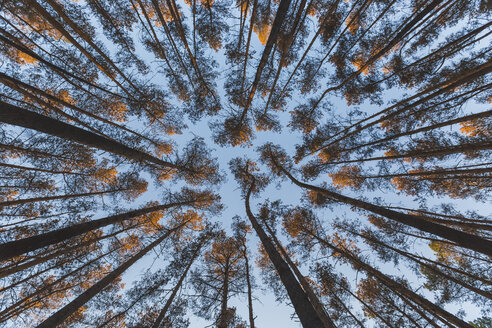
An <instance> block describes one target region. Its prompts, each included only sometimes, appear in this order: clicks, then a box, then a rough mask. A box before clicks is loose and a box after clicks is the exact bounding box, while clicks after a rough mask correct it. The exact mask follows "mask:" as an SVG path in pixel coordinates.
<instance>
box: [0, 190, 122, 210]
mask: <svg viewBox="0 0 492 328" xmlns="http://www.w3.org/2000/svg"><path fill="white" fill-rule="evenodd" d="M124 190H127V189H118V190H107V191H96V192H86V193H81V194H68V195H58V196H46V197H34V198H24V199H16V200H9V201H6V202H0V209H1V208H2V207H5V206H14V205H21V204H27V203H37V202H44V201H50V200H58V199H70V198H77V197H90V196H98V195H105V194H111V193H115V192H120V191H124Z"/></svg>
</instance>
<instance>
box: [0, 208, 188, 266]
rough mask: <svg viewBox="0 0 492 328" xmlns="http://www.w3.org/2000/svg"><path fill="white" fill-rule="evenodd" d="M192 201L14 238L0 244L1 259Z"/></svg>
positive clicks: (144, 209)
mask: <svg viewBox="0 0 492 328" xmlns="http://www.w3.org/2000/svg"><path fill="white" fill-rule="evenodd" d="M191 203H192V201H191V202H180V203H170V204H164V205H157V206H152V207H146V208H142V209H139V210H135V211H130V212H126V213H122V214H116V215H112V216H108V217H105V218H102V219H98V220H92V221H88V222H83V223H78V224H74V225H71V226H69V227H66V228H61V229H58V230H54V231H50V232H47V233H43V234H40V235H37V236H32V237H28V238H23V239H18V240H14V241H11V242H8V243H5V244H0V261H5V260H8V259H10V258H12V257H16V256H19V255H21V254H24V253H27V252H30V251H33V250H36V249H39V248H42V247H46V246H49V245H53V244H56V243H60V242H62V241H65V240H68V239H70V238H73V237H76V236H79V235H81V234H84V233H86V232H89V231H92V230H95V229H99V228H102V227H105V226H108V225H111V224H115V223H119V222H122V221H125V220H130V219H134V218H136V217H138V216H141V215H144V214H147V213H152V212H156V211H162V210H165V209H168V208H171V207H175V206H183V205H188V204H191Z"/></svg>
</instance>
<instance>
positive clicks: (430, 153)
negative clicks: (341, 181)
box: [322, 141, 492, 165]
mask: <svg viewBox="0 0 492 328" xmlns="http://www.w3.org/2000/svg"><path fill="white" fill-rule="evenodd" d="M491 149H492V141H479V142H476V143H463V144H459V145H452V146H447V147H442V148H437V149H431V150H410V151H408V152H407V153H404V154H397V155H388V156H377V157H371V158H361V159H353V160H346V161H338V162H331V163H324V164H322V165H338V164H347V163H358V162H370V161H382V160H392V159H402V158H427V157H437V156H446V155H452V154H459V153H465V152H476V151H483V150H491Z"/></svg>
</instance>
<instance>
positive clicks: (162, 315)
mask: <svg viewBox="0 0 492 328" xmlns="http://www.w3.org/2000/svg"><path fill="white" fill-rule="evenodd" d="M202 246H203V243H202V244H200V245H199V247H198V248H197V250H196V251H195V252H194V254H193V256H192V258H191V259H190V262H189V263H188V265H187V266H186V268H185V270H184V272H183V274H182V275H181V277H180V278H179V280H178V283H177V284H176V286H175V287H174V289H173V291H172V293H171V295H170V296H169V298H168V299H167V301H166V304H165V305H164V307H163V308H162V310H161V311H160V312H159V316H158V317H157V319H156V320H155V322H154V324H153V325H152V328H159V326H160V325H161V323H162V322H163V320H164V318H165V317H166V314H167V311H168V310H169V308H170V307H171V304H172V303H173V301H174V298H175V297H176V295H177V294H178V291H179V290H180V288H181V286H182V285H183V282H184V280H185V278H186V276H187V274H188V271H189V270H190V268H191V265H192V264H193V262H194V261H195V259H196V258H197V257H198V255H199V254H200V249H201V247H202Z"/></svg>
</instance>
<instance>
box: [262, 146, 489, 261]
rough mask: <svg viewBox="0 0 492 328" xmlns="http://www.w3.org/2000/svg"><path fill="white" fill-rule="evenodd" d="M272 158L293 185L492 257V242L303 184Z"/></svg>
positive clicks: (418, 217)
mask: <svg viewBox="0 0 492 328" xmlns="http://www.w3.org/2000/svg"><path fill="white" fill-rule="evenodd" d="M270 158H271V160H272V162H273V164H274V165H275V167H276V168H277V169H279V170H280V171H281V172H282V173H283V174H284V175H285V176H287V177H288V178H289V179H290V180H291V181H292V183H294V184H295V185H297V186H299V187H301V188H304V189H308V190H312V191H315V192H319V193H321V194H324V195H326V196H328V197H330V198H332V199H334V200H336V201H339V202H343V203H345V204H349V205H352V206H355V207H358V208H362V209H365V210H367V211H370V212H372V213H375V214H379V215H382V216H384V217H385V218H388V219H390V220H393V221H396V222H400V223H402V224H405V225H408V226H411V227H414V228H416V229H418V230H420V231H425V232H428V233H431V234H433V235H436V236H439V237H442V238H444V239H446V240H450V241H453V242H455V243H456V244H458V245H459V246H460V247H463V248H468V249H471V250H474V251H476V252H479V253H482V254H485V255H489V256H492V241H489V240H486V239H484V238H481V237H479V236H476V235H472V234H469V233H466V232H462V231H459V230H456V229H453V228H450V227H447V226H444V225H441V224H438V223H434V222H431V221H428V220H426V219H425V218H423V217H421V216H417V215H410V214H405V213H400V212H396V211H392V210H389V209H386V208H384V207H381V206H378V205H373V204H371V203H367V202H364V201H362V200H358V199H354V198H351V197H347V196H344V195H341V194H338V193H336V192H333V191H329V190H327V189H325V188H320V187H316V186H313V185H309V184H306V183H303V182H301V181H299V180H297V179H296V178H294V177H293V176H292V174H290V173H289V172H288V171H287V170H286V169H285V168H284V167H283V166H281V165H280V164H278V163H277V161H276V160H275V158H274V157H273V155H272V156H271V157H270Z"/></svg>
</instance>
